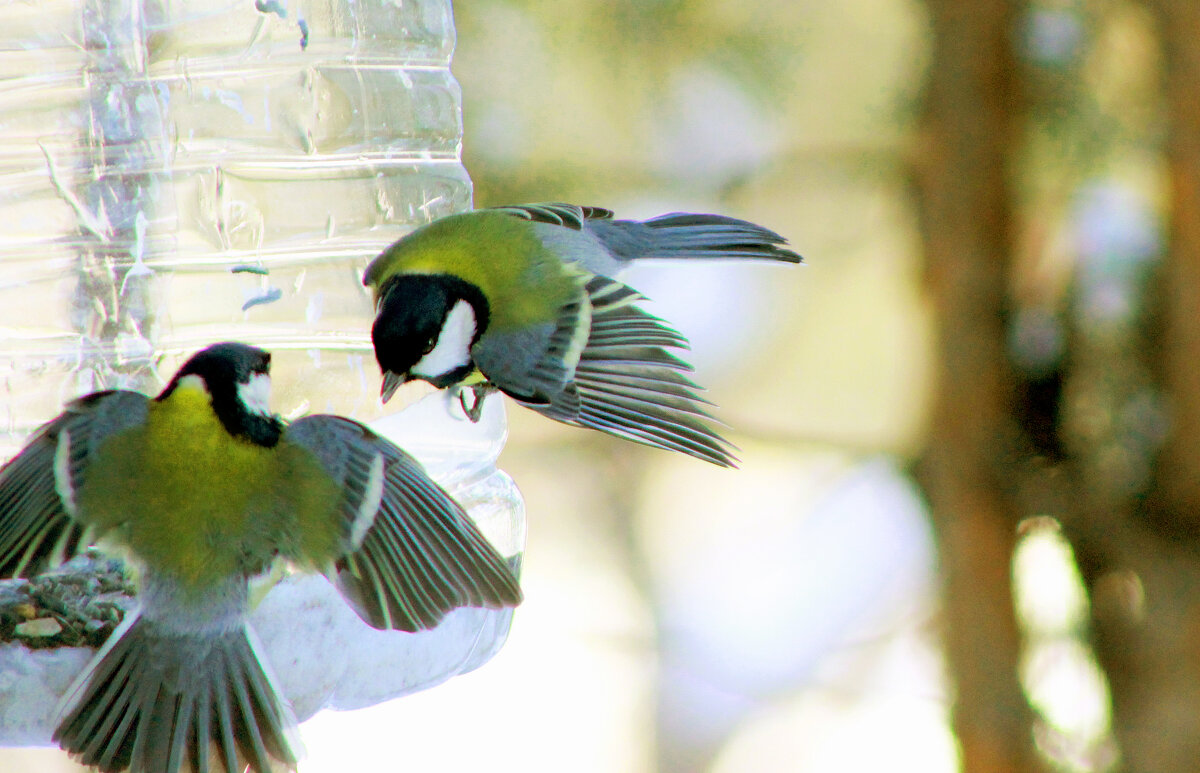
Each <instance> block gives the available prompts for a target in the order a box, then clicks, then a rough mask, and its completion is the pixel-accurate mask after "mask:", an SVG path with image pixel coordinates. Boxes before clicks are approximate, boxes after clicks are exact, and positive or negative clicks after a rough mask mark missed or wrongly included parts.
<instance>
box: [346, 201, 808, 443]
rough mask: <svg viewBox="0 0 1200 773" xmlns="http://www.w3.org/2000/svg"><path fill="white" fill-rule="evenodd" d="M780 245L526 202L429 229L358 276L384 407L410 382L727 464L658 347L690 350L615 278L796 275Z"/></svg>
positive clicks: (738, 231) (674, 218)
mask: <svg viewBox="0 0 1200 773" xmlns="http://www.w3.org/2000/svg"><path fill="white" fill-rule="evenodd" d="M785 243H786V242H785V240H784V239H783V237H781V236H780V235H779V234H777V233H775V232H773V231H770V230H768V229H766V228H763V227H762V226H759V225H755V224H754V223H748V222H746V221H744V220H737V219H734V218H731V217H722V216H720V215H699V214H686V213H673V214H669V215H662V216H660V217H656V218H653V219H651V220H646V221H644V222H641V221H635V220H614V219H613V213H612V212H610V211H609V210H607V209H600V208H597V207H578V206H574V205H571V204H528V205H522V206H509V207H496V208H493V209H480V210H475V211H473V212H467V213H464V214H459V215H451V216H449V217H445V218H442V219H440V220H436V221H434V222H432V223H430V224H428V225H425V226H422V227H421V228H418V229H417V230H415V231H413V232H412V233H409V234H408V235H406V236H404V237H403V238H401V239H400V240H399V241H397V242H395V243H394V244H392V245H391V246H390V247H388V248H387V249H386V250H384V251H383V253H381V254H380V255H379V256H378V257H376V258H375V259H374V260H373V261H372V262H371V264H370V265H369V266H368V267H367V270H366V273H365V274H364V276H363V284H365V285H367V286H368V287H370V288H371V289H372V291H373V295H374V299H375V322H374V325H373V326H372V328H371V339H372V341H373V343H374V346H375V357H376V359H377V360H378V362H379V367H380V369H381V370H382V371H383V389H382V397H383V400H384V401H385V402H386V401H387V400H388V399H389V398H390V397H391V396H392V394H393V393H394V392H395V390H396V389H397V387H399V386H400V385H401V384H403V383H405V382H408V381H412V380H414V379H422V380H425V381H428V382H429V383H431V384H433V385H434V386H436V387H439V388H447V387H450V386H458V385H463V386H470V387H471V389H472V390H473V392H474V393H475V398H476V399H475V404H474V406H472V407H470V408H468V406H467V405H466V400H465V399H464V400H463V407H464V409H467V411H468V415H470V416H471V417H472V418H473V419H474V418H477V414H478V409H479V407H480V401H481V399H482V395H484V394H486V393H487V391H489V390H490V389H493V388H494V389H499V390H500V391H501V392H504V393H505V394H507V395H508V396H510V397H512V398H513V399H515V400H516V401H517V402H519V403H521V404H522V405H525V406H527V407H529V408H532V409H533V410H535V411H538V412H540V413H542V414H543V415H545V416H549V417H550V418H552V419H557V420H558V421H561V422H565V423H567V424H573V425H576V426H580V427H589V428H591V429H598V430H600V431H602V432H607V433H609V434H611V435H616V436H618V437H623V438H626V439H628V440H633V441H636V442H639V443H644V444H646V445H649V446H655V447H658V448H663V449H669V450H675V451H682V452H683V453H686V454H690V455H692V456H695V457H697V458H699V459H703V460H705V461H709V462H713V463H714V464H718V465H722V466H732V465H733V463H734V458H733V456H732V455H731V453H730V449H731V446H730V445H729V444H728V443H727V442H726V441H725V440H724V439H722V438H721V437H720V436H719V435H717V434H716V433H715V432H714V431H713V430H712V429H710V428H709V427H708V425H707V423H706V421H705V420H706V419H708V418H710V417H709V415H708V414H707V413H706V412H705V410H704V407H703V406H704V405H705V404H707V401H705V400H703V399H701V398H700V397H699V396H698V395H697V394H696V392H695V390H696V389H698V388H699V387H697V385H696V384H695V383H693V382H692V381H691V379H689V378H688V377H687V376H685V375H683V374H684V373H686V372H688V371H690V370H691V367H690V366H689V365H688V364H687V363H685V362H683V361H682V360H680V359H679V358H678V357H676V356H674V355H673V354H671V353H670V352H669V351H668V349H669V348H675V349H681V348H687V345H688V344H687V340H686V339H685V338H684V337H683V336H682V335H681V334H680V333H678V332H677V331H675V330H673V329H672V328H671V327H669V326H668V325H667V324H666V323H665V322H664V321H663V320H661V319H659V318H657V317H654V316H652V315H650V314H648V313H646V312H645V311H642V310H641V309H639V308H638V307H637V306H636V305H635V304H636V303H637V302H638V301H640V300H644V299H643V297H642V296H641V295H639V294H638V293H637V292H636V291H634V290H633V289H632V288H629V287H627V286H625V285H624V284H622V283H620V282H618V281H616V280H614V279H613V278H612V277H613V276H614V275H615V274H616V272H618V271H619V270H620V269H621V268H622V267H623V266H624V265H625V264H626V263H628V262H629V261H631V260H636V259H639V258H704V259H708V258H757V259H767V260H778V261H784V262H788V263H799V262H800V256H799V255H797V254H796V253H795V252H792V251H791V250H789V249H786V248H785V247H783V245H784V244H785Z"/></svg>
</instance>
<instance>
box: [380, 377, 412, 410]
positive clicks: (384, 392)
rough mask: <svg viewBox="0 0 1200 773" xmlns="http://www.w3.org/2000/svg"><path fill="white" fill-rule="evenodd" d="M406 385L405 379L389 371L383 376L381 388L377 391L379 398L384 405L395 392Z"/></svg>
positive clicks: (406, 380)
mask: <svg viewBox="0 0 1200 773" xmlns="http://www.w3.org/2000/svg"><path fill="white" fill-rule="evenodd" d="M406 383H408V379H407V378H406V377H404V376H401V375H399V374H397V373H393V372H391V371H390V370H389V371H388V372H387V373H384V374H383V388H381V389H380V390H379V398H380V399H381V400H382V401H383V402H385V403H386V402H387V401H388V400H391V399H392V395H394V394H396V390H397V389H399V388H400V387H401V386H402V385H404V384H406Z"/></svg>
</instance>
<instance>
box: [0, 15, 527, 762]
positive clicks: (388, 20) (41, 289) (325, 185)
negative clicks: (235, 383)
mask: <svg viewBox="0 0 1200 773" xmlns="http://www.w3.org/2000/svg"><path fill="white" fill-rule="evenodd" d="M0 30H2V31H0V379H2V381H0V388H2V389H3V392H4V399H3V400H0V458H7V457H8V456H9V455H11V453H13V452H14V451H15V450H16V449H17V448H19V447H20V445H21V443H23V442H24V440H25V438H26V437H27V435H28V433H29V432H30V431H31V430H32V429H34V428H35V427H36V426H38V425H39V424H40V423H42V422H44V421H45V420H47V419H48V418H50V417H52V416H54V415H55V414H56V413H57V412H58V411H59V410H61V406H62V403H63V402H64V401H65V400H69V399H71V398H73V397H75V396H77V395H80V394H83V393H86V392H90V391H94V390H97V389H104V388H131V389H139V390H142V391H146V392H154V391H156V390H157V389H158V388H160V387H161V385H162V383H163V377H164V376H169V375H170V374H171V373H172V372H173V371H174V370H175V368H176V367H177V366H178V365H179V364H180V363H181V361H182V359H183V358H185V357H186V356H187V355H188V354H190V353H191V352H193V351H194V350H196V349H197V348H199V347H202V346H204V345H206V344H208V343H211V342H214V341H218V340H227V339H233V340H242V341H246V342H249V343H254V344H256V345H260V346H263V347H264V348H267V349H270V350H271V351H272V352H273V353H274V355H275V356H274V359H273V371H274V378H273V385H274V390H275V394H274V398H273V399H274V402H275V407H276V409H278V410H279V411H280V413H282V414H283V415H285V416H294V415H299V414H302V413H305V412H313V411H331V412H336V413H341V414H346V415H350V416H353V417H355V418H358V419H360V420H363V421H368V422H369V421H373V420H376V419H379V418H380V417H381V416H383V412H382V410H381V408H380V405H379V399H378V389H379V374H378V372H377V369H376V367H375V363H374V360H373V357H372V356H371V353H370V341H369V329H370V322H371V318H372V312H371V306H370V297H369V295H368V293H367V291H366V289H365V288H363V286H362V284H361V281H360V278H361V274H362V270H363V268H364V267H365V265H366V263H367V262H368V261H369V260H370V259H371V258H372V257H373V256H374V255H375V254H377V253H378V252H379V251H380V249H382V248H383V247H384V246H386V245H387V244H388V243H390V242H391V241H393V240H394V239H396V238H398V237H399V236H401V235H402V234H403V233H405V232H406V231H407V230H409V229H410V228H412V227H414V226H415V225H419V224H421V223H424V222H428V221H429V220H431V219H434V218H436V217H440V216H442V215H446V214H449V213H452V212H457V211H461V210H464V209H467V208H469V207H470V202H471V184H470V180H469V178H468V177H467V175H466V172H465V170H464V169H463V167H462V164H461V161H460V157H459V151H460V146H461V139H462V120H461V99H460V93H459V88H458V84H457V83H456V82H455V80H454V78H453V76H452V75H451V74H450V70H449V63H450V56H451V53H452V52H453V47H454V28H453V17H452V14H451V8H450V2H449V0H405V1H404V2H390V1H389V0H257V1H256V0H36V1H33V0H30V1H27V2H21V1H20V0H18V1H17V2H9V3H6V4H4V5H3V6H0ZM395 403H396V401H393V403H390V404H389V408H391V407H392V406H393V405H394V404H395ZM448 405H449V403H445V404H444V405H443V409H442V410H441V411H440V412H441V414H442V415H441V416H440V418H439V419H438V420H437V421H440V422H449V423H450V425H451V426H454V424H453V423H454V422H456V421H457V420H456V419H454V418H453V416H452V412H451V411H450V410H448V409H446V406H448ZM491 410H493V411H494V410H499V411H501V414H500V416H499V419H498V423H497V422H496V421H492V422H490V423H489V422H484V423H483V427H484V428H481V429H480V430H479V431H488V432H490V433H491V434H490V435H487V437H486V439H485V440H481V441H475V440H472V441H469V442H466V443H465V444H464V445H463V446H462V447H461V448H446V447H445V446H444V444H443V442H442V441H443V439H444V437H446V436H447V433H446V432H445V430H444V429H439V428H438V426H437V422H435V423H434V424H433V425H430V424H428V423H426V422H424V421H422V422H418V423H419V424H420V427H409V428H408V429H406V430H405V431H404V432H403V433H400V434H395V435H393V438H394V439H395V440H397V441H398V442H399V443H400V444H401V445H403V446H405V447H408V448H410V449H412V450H414V452H415V453H417V455H418V456H419V457H423V452H422V448H425V449H427V450H428V449H429V448H435V449H437V451H436V454H435V456H437V458H436V459H434V461H435V462H436V464H435V465H434V466H436V468H437V469H436V471H435V472H436V474H437V475H438V476H439V477H441V478H443V479H445V480H446V481H447V483H448V485H451V486H452V488H453V486H459V487H460V488H461V489H462V491H464V492H465V491H475V492H479V491H483V492H486V493H485V494H483V495H482V496H475V495H473V494H464V496H467V498H468V499H474V500H477V501H475V506H474V509H473V511H472V512H473V513H475V512H478V513H486V519H487V524H486V525H485V528H487V529H488V530H489V534H494V535H504V536H503V537H502V540H503V544H500V545H499V546H500V547H501V549H502V550H504V551H506V554H513V555H514V556H515V557H514V560H517V558H519V553H520V551H521V550H522V548H523V539H524V532H523V529H524V512H523V506H522V503H521V500H520V497H519V494H518V493H517V492H516V489H515V487H514V486H512V484H511V480H509V479H508V478H507V476H505V475H504V474H503V473H501V472H499V471H497V470H496V469H495V466H494V465H495V456H496V452H498V451H497V449H498V445H497V444H502V443H503V438H504V420H503V415H502V410H503V409H502V408H501V407H500V406H499V405H498V404H497V406H496V407H495V408H492V409H491ZM421 433H427V434H426V435H424V436H423V435H422V434H421ZM450 434H453V433H450ZM509 619H510V616H509V615H507V614H502V613H493V612H489V613H486V614H483V615H481V616H480V620H479V621H478V625H477V626H476V629H477V630H475V631H474V633H473V634H472V636H473V637H474V638H473V639H472V640H471V642H470V647H469V651H470V653H472V654H471V655H470V657H465V656H462V657H458V656H456V657H449V658H448V659H447V660H446V662H445V663H443V664H441V666H436V664H435V667H430V668H428V669H426V671H425V672H423V674H422V675H421V676H420V678H419V679H417V678H414V680H412V683H411V684H410V685H409V687H410V688H413V689H415V687H413V685H415V686H416V687H419V686H421V685H422V684H432V683H436V682H437V681H441V680H442V679H444V678H447V677H449V676H450V675H452V674H453V673H457V672H459V671H461V670H464V669H467V668H471V667H474V666H476V665H478V664H479V663H480V662H482V661H483V660H486V657H488V656H490V654H491V653H494V652H495V651H496V650H497V649H498V648H499V646H500V645H501V644H502V643H503V641H504V638H505V636H506V635H507V629H508V620H509ZM394 635H395V636H397V637H403V636H405V634H401V633H396V634H394ZM464 635H466V634H464ZM264 638H265V637H264ZM418 638H419V637H418ZM464 646H465V645H464ZM269 655H270V653H269V652H268V656H269ZM460 655H461V653H460ZM439 667H440V668H441V669H442V670H441V671H439V670H438V668H439ZM277 670H280V671H282V670H284V666H282V665H278V664H277ZM280 676H281V678H282V679H283V681H285V682H286V681H287V677H286V674H280ZM318 703H320V702H319V701H318ZM353 703H355V701H354V700H353V699H350V700H346V701H341V705H350V704H353ZM0 705H13V702H12V701H6V700H4V699H3V697H2V696H0ZM0 724H3V719H2V718H0ZM4 741H5V739H4V738H3V737H2V736H0V743H3V742H4Z"/></svg>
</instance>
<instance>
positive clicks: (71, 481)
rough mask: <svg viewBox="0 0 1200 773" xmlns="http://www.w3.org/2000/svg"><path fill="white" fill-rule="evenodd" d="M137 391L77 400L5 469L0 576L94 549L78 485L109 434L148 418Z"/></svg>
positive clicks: (1, 473)
mask: <svg viewBox="0 0 1200 773" xmlns="http://www.w3.org/2000/svg"><path fill="white" fill-rule="evenodd" d="M148 402H149V401H148V399H147V398H146V396H145V395H143V394H140V393H138V392H129V391H124V390H114V391H108V392H96V393H94V394H91V395H87V396H86V397H82V398H80V399H78V400H76V401H75V402H73V403H70V404H69V405H68V406H67V407H66V409H65V410H64V411H63V412H62V414H60V415H59V416H58V417H57V418H55V419H54V420H53V421H50V422H49V423H47V424H45V425H43V426H42V427H41V429H39V430H38V431H37V433H35V434H34V436H33V439H31V440H30V441H29V442H28V443H27V444H26V445H25V448H23V449H22V450H21V452H20V453H19V454H17V455H16V456H15V457H13V458H12V459H11V460H10V461H9V462H8V464H6V465H4V467H3V468H0V577H4V578H7V577H30V576H33V575H36V574H40V573H41V572H43V571H45V570H47V569H53V568H54V567H56V566H58V565H59V564H61V563H63V562H64V561H67V560H69V559H70V558H71V557H72V556H74V555H75V554H76V553H79V552H81V551H82V550H84V549H85V548H87V546H88V544H89V543H90V542H91V540H92V538H93V537H94V536H97V535H94V534H93V533H92V532H91V530H90V529H88V528H87V523H86V520H85V519H83V518H80V517H79V515H78V513H77V512H76V509H75V501H74V498H75V493H74V492H75V491H77V490H78V489H79V487H80V486H81V485H82V484H83V482H84V480H86V477H87V469H88V464H89V462H90V461H91V460H92V459H93V458H94V457H95V454H96V453H97V451H98V450H99V448H100V446H101V445H102V444H103V443H104V441H105V440H107V439H108V438H109V437H111V436H113V435H114V434H116V433H118V432H121V431H123V430H126V429H129V428H130V427H133V426H136V425H138V424H142V423H144V422H145V420H146V409H147V405H148Z"/></svg>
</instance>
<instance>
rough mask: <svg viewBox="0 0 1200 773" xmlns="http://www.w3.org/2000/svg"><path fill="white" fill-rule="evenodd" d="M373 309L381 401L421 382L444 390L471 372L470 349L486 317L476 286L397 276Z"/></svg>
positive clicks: (443, 277) (445, 278)
mask: <svg viewBox="0 0 1200 773" xmlns="http://www.w3.org/2000/svg"><path fill="white" fill-rule="evenodd" d="M377 306H378V309H377V314H376V317H375V323H374V325H372V327H371V340H372V342H373V343H374V346H375V357H376V360H377V361H378V363H379V367H380V369H381V370H382V371H383V373H384V374H385V377H384V384H383V390H382V397H383V400H384V401H385V402H386V401H387V400H389V399H390V398H391V396H392V394H393V393H394V392H395V391H396V389H397V388H398V387H399V386H400V385H401V384H404V383H406V382H408V381H412V380H414V379H424V380H426V381H428V382H430V383H431V384H433V385H434V386H436V387H438V388H439V389H443V388H445V387H448V386H452V385H454V384H457V383H459V382H460V381H462V380H463V379H465V378H466V377H467V376H468V375H469V374H470V373H471V371H472V370H473V369H474V365H473V364H472V362H471V352H470V349H471V346H472V345H474V344H475V342H476V341H477V340H479V336H480V335H482V334H483V332H484V331H485V330H487V325H488V318H489V313H488V303H487V300H486V299H485V298H484V297H483V294H482V293H481V292H480V290H479V288H478V287H476V286H475V285H472V284H471V283H470V282H467V281H465V280H463V279H460V278H459V277H456V276H451V275H449V274H421V275H400V276H395V277H392V278H391V279H390V280H388V282H387V283H386V285H385V286H384V288H383V289H382V292H381V293H380V296H379V302H378V304H377Z"/></svg>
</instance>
